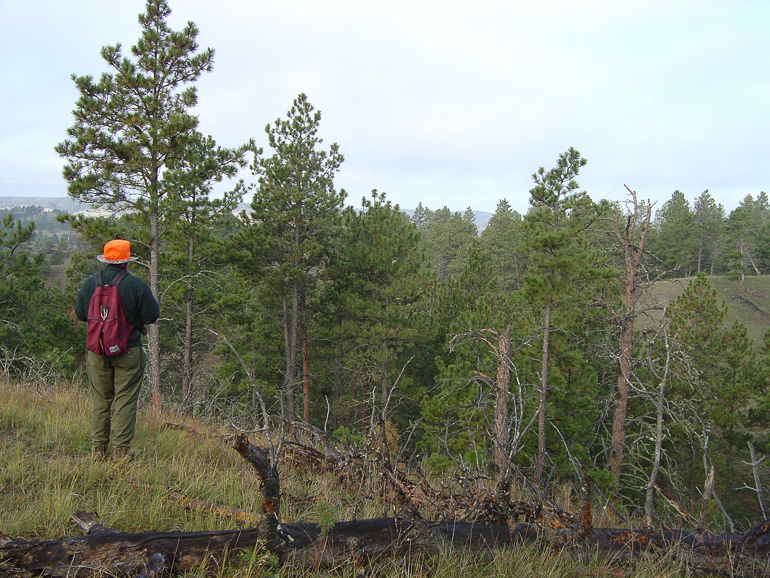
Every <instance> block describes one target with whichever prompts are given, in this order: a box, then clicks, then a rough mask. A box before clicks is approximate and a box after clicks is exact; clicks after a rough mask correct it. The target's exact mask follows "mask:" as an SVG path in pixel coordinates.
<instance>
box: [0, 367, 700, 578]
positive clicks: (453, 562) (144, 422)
mask: <svg viewBox="0 0 770 578" xmlns="http://www.w3.org/2000/svg"><path fill="white" fill-rule="evenodd" d="M0 398H2V399H3V404H2V406H1V407H0V531H2V533H4V534H6V535H8V536H12V537H20V538H28V539H49V538H58V537H62V536H66V535H79V534H80V531H79V530H78V529H77V527H76V526H75V525H74V524H73V523H72V522H71V521H70V519H69V517H70V515H71V514H72V513H74V512H76V511H79V510H85V511H88V512H91V513H95V514H97V515H98V517H99V520H100V522H101V523H102V524H103V525H105V526H107V527H110V528H114V529H116V530H121V531H126V532H140V531H148V530H158V531H195V530H224V529H231V528H236V527H239V525H241V524H240V523H239V522H237V521H236V520H234V519H233V518H228V517H222V516H220V515H216V514H212V513H208V512H206V511H202V510H200V509H186V508H185V507H184V506H183V504H182V502H181V501H180V499H179V496H188V497H190V498H195V499H197V500H205V501H208V502H213V503H217V504H222V505H224V506H228V507H230V508H238V509H241V510H246V511H250V512H258V511H259V504H260V502H261V500H260V494H259V489H258V484H257V480H256V476H255V475H253V473H252V471H251V467H250V466H249V465H248V464H247V463H246V462H244V460H243V459H242V458H240V456H238V454H237V453H236V452H235V451H233V450H232V449H230V448H229V447H228V445H227V444H226V443H224V442H223V441H222V439H221V436H223V435H225V434H228V433H230V432H229V431H228V430H227V428H225V427H222V426H220V425H217V424H204V423H201V422H194V421H192V420H189V419H187V418H184V417H182V416H179V415H176V414H174V413H173V412H169V411H164V412H150V411H147V410H144V409H140V412H139V416H138V423H137V435H136V439H135V441H134V445H133V447H134V449H135V451H136V459H135V460H134V461H133V462H131V463H120V464H118V463H115V462H111V461H107V462H97V461H94V460H93V459H92V458H91V456H90V454H89V443H88V410H89V400H88V396H87V391H86V390H85V389H84V388H82V387H74V386H71V385H67V384H54V385H51V386H41V385H38V386H34V385H29V384H20V383H11V382H8V381H5V380H3V379H1V378H0ZM169 422H172V423H177V424H183V425H186V426H188V427H190V428H193V429H195V430H196V431H197V432H199V434H200V435H197V436H193V435H190V433H189V432H188V431H184V430H177V429H168V428H166V427H164V424H166V423H169ZM255 441H256V443H259V440H255ZM279 469H280V471H281V475H282V479H281V482H282V490H283V500H282V510H281V517H282V518H284V519H285V520H288V521H291V522H295V521H310V522H319V523H321V524H322V525H323V524H325V523H330V522H331V521H333V520H349V519H354V518H358V519H361V518H369V517H376V516H381V515H394V514H395V512H396V506H395V504H394V503H393V502H391V500H390V499H389V498H388V497H387V496H386V497H385V498H383V495H382V493H381V487H380V486H379V483H380V482H378V481H377V479H376V476H363V475H362V476H350V477H349V478H347V479H346V480H342V481H341V480H340V478H339V477H338V476H337V475H335V474H333V473H318V472H314V471H311V470H309V469H298V468H296V467H293V466H292V465H291V464H289V463H281V464H279ZM560 493H561V494H562V495H563V496H564V499H565V500H570V499H572V497H573V496H572V492H571V490H570V489H569V488H566V487H565V488H562V489H561V491H560ZM565 505H567V504H565ZM369 571H370V572H372V573H373V574H376V575H378V576H415V577H418V576H419V577H421V578H422V577H425V578H427V577H431V578H442V577H447V578H448V577H454V576H464V577H466V578H475V577H490V578H491V577H493V576H495V577H496V576H504V577H519V576H521V577H524V576H549V577H551V576H553V577H575V576H632V575H633V576H676V575H685V574H686V573H685V572H684V571H683V570H682V568H681V567H679V566H678V565H677V564H676V563H673V562H671V561H669V562H666V563H661V562H654V561H653V562H646V563H644V564H643V565H636V566H629V565H621V564H619V563H616V562H613V561H610V560H607V559H601V558H597V559H585V560H581V559H577V558H575V557H573V556H571V555H567V554H565V553H555V552H548V551H542V550H539V549H537V548H535V547H533V546H527V547H523V546H520V547H517V548H515V549H509V550H488V551H484V552H481V553H479V552H469V551H448V550H447V551H446V552H444V553H443V554H442V555H440V556H435V557H432V558H429V559H417V560H385V561H382V562H381V563H378V564H376V565H374V566H373V567H370V568H369ZM215 575H217V576H219V577H221V578H236V577H237V578H251V577H256V576H287V577H288V576H295V575H303V576H340V577H345V576H351V577H352V576H357V575H358V569H357V568H356V567H355V566H354V565H353V564H352V563H351V564H346V565H343V566H342V567H340V568H337V569H334V570H325V571H318V572H314V573H308V572H306V571H302V572H301V573H300V572H299V570H298V569H295V568H291V567H283V568H280V569H279V568H276V567H275V566H274V565H272V564H271V558H270V556H267V555H266V554H265V553H264V552H259V551H257V552H253V553H249V554H247V555H244V556H242V564H240V565H237V566H236V567H227V568H219V570H218V571H217V572H215Z"/></svg>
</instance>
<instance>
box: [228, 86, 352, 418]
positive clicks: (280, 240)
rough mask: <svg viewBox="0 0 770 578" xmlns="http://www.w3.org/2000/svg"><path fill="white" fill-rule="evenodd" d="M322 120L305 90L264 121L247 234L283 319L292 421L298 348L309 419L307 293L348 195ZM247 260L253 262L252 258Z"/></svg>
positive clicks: (340, 159)
mask: <svg viewBox="0 0 770 578" xmlns="http://www.w3.org/2000/svg"><path fill="white" fill-rule="evenodd" d="M320 122H321V113H320V111H317V110H315V108H314V107H313V106H312V105H311V104H310V102H309V101H308V100H307V96H306V95H305V94H300V95H299V96H297V98H295V99H294V102H293V104H292V107H291V109H290V110H289V111H288V113H287V117H286V119H285V120H281V119H277V120H276V121H275V122H274V123H273V124H272V125H267V127H266V128H265V132H266V133H267V138H268V143H269V145H270V147H271V148H272V149H273V150H274V151H275V152H274V154H273V155H272V156H270V157H267V158H264V157H263V158H259V159H258V161H257V162H256V163H255V164H254V166H253V172H254V173H255V174H256V175H258V176H259V185H258V187H257V190H256V192H255V194H254V199H253V201H252V203H251V213H250V216H249V217H248V223H247V226H246V227H245V229H244V230H243V237H242V238H243V239H244V243H245V247H247V248H248V250H249V251H250V252H251V253H252V255H253V258H252V260H251V264H252V265H251V266H253V267H266V268H267V269H266V270H265V271H264V278H265V282H266V283H267V284H268V285H270V286H271V287H272V288H273V291H274V294H275V295H276V297H277V298H278V301H279V303H278V307H279V311H278V312H276V313H277V315H276V317H277V318H279V319H280V320H281V322H280V323H281V332H282V334H283V342H284V355H285V370H284V371H285V373H284V385H283V396H284V397H283V399H284V401H285V404H286V406H285V407H286V412H287V419H288V421H289V424H291V423H293V421H294V419H295V409H294V394H295V391H294V390H295V384H296V382H297V378H298V365H297V364H298V361H299V359H300V351H299V347H300V346H301V348H302V352H301V356H302V361H303V370H302V380H303V401H304V403H303V417H304V419H306V420H308V419H309V417H310V375H309V368H308V365H307V363H308V361H309V351H308V345H307V344H308V334H307V331H308V311H307V298H308V295H309V294H310V292H311V285H312V284H313V282H314V281H315V280H316V278H317V276H318V273H319V271H320V270H321V269H322V268H323V266H324V265H325V263H326V261H327V260H328V258H329V253H330V248H331V243H332V240H333V239H334V237H335V236H336V235H337V234H338V232H339V228H340V214H341V209H342V205H343V202H344V200H345V196H346V194H345V191H344V190H340V191H337V190H336V189H335V188H334V175H335V173H336V172H337V171H338V170H339V167H340V165H341V164H342V162H343V160H344V157H343V156H342V154H340V152H339V146H338V145H337V144H336V143H332V145H331V146H330V147H329V150H328V151H325V150H321V149H320V148H319V145H321V144H322V143H323V140H322V139H321V138H320V137H319V136H318V128H319V125H320ZM244 265H246V266H247V267H248V266H249V262H245V263H244ZM251 274H252V275H254V274H255V272H254V271H251ZM259 274H261V273H259Z"/></svg>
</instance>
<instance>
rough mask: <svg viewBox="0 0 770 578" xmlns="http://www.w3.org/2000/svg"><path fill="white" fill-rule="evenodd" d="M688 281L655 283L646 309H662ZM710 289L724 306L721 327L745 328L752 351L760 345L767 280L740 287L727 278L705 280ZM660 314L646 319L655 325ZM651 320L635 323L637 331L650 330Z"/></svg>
mask: <svg viewBox="0 0 770 578" xmlns="http://www.w3.org/2000/svg"><path fill="white" fill-rule="evenodd" d="M689 282H690V279H674V280H671V281H659V282H657V283H656V284H655V285H654V287H653V290H652V292H651V294H650V297H649V299H647V301H646V304H647V305H653V304H655V305H660V306H663V305H666V304H668V303H669V302H670V301H671V300H672V299H676V298H677V297H678V296H679V295H681V294H682V292H683V291H684V289H685V288H686V287H687V284H688V283H689ZM709 283H711V287H712V288H713V289H715V290H716V292H717V299H718V300H719V302H720V303H721V302H722V301H724V302H725V304H726V305H727V317H726V319H725V326H726V327H731V326H732V325H733V323H735V322H736V321H738V322H740V323H743V324H744V325H746V328H747V329H748V333H749V337H751V339H752V340H753V341H754V346H755V348H757V349H758V348H759V347H760V346H761V345H762V337H763V336H764V334H765V333H766V332H767V331H768V330H769V329H770V276H761V277H746V282H745V284H744V285H743V286H742V285H741V283H739V282H738V280H737V279H732V278H730V277H709ZM661 315H662V311H651V312H650V316H651V318H652V319H653V320H655V321H658V320H660V317H661ZM652 325H653V323H652V321H651V320H649V319H648V320H645V318H644V317H641V318H640V319H639V327H645V326H647V327H650V326H652Z"/></svg>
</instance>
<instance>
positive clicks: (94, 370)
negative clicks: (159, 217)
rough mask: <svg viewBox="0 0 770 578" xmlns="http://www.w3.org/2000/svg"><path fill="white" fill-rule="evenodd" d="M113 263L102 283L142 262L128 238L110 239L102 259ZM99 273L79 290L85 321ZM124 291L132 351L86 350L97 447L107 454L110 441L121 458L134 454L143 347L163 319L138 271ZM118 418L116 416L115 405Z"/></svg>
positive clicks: (93, 444) (79, 311) (123, 286)
mask: <svg viewBox="0 0 770 578" xmlns="http://www.w3.org/2000/svg"><path fill="white" fill-rule="evenodd" d="M96 258H97V259H98V260H99V261H101V262H102V263H107V266H106V267H105V268H104V270H103V271H102V272H101V273H102V282H103V283H105V284H108V283H110V282H111V281H112V280H113V279H114V278H115V277H116V275H117V274H118V273H120V272H121V271H122V270H125V269H126V264H127V263H129V262H131V261H136V260H137V257H132V256H131V244H130V243H129V242H128V241H123V240H115V241H110V242H109V243H107V244H106V245H105V246H104V254H103V255H97V257H96ZM95 277H96V275H92V276H91V277H89V278H88V279H86V281H85V283H83V286H82V287H81V288H80V291H79V292H78V296H77V300H76V302H75V314H76V315H77V316H78V319H80V320H81V321H88V308H89V303H90V302H91V297H92V295H93V293H94V290H95V289H96V279H95ZM118 294H119V296H120V302H121V304H122V306H123V314H124V315H125V318H126V322H127V323H128V324H129V325H131V326H132V328H133V329H132V330H131V333H130V334H129V336H128V345H127V349H126V351H124V352H122V353H119V354H118V355H114V356H112V357H108V356H107V355H99V354H98V353H94V352H93V351H86V372H87V374H88V379H89V381H90V382H91V448H92V451H93V453H94V455H95V456H97V457H99V458H106V457H107V456H108V455H109V449H108V448H109V445H110V444H112V455H113V458H115V459H123V458H129V459H130V458H131V457H132V455H133V454H132V453H131V451H130V446H131V440H132V439H133V438H134V429H135V427H136V405H137V401H138V400H139V389H140V387H141V384H142V375H143V373H144V366H145V364H146V362H147V357H146V354H145V352H144V348H143V347H142V334H144V333H146V329H145V326H146V325H149V324H151V323H155V322H156V321H157V320H158V315H159V314H160V309H159V307H158V302H157V301H156V300H155V297H154V296H153V294H152V292H151V291H150V288H149V287H148V286H147V284H146V283H145V282H144V281H142V280H141V279H139V278H138V277H134V276H133V275H128V276H127V277H125V278H124V279H123V280H122V281H121V282H120V284H119V285H118ZM113 403H114V405H115V416H114V419H111V410H112V405H113Z"/></svg>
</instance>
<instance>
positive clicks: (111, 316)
mask: <svg viewBox="0 0 770 578" xmlns="http://www.w3.org/2000/svg"><path fill="white" fill-rule="evenodd" d="M126 277H128V271H126V270H125V269H124V270H122V271H118V272H117V273H116V274H115V277H114V278H113V279H112V282H111V283H107V284H104V283H103V281H102V272H101V271H99V272H98V273H97V274H96V275H94V281H95V283H96V288H95V289H94V293H93V295H92V296H91V301H90V303H89V304H88V322H87V324H86V349H87V350H88V351H93V352H94V353H96V354H97V355H108V356H113V355H118V354H119V353H123V352H124V351H126V349H127V348H128V347H127V346H128V335H129V333H131V330H132V329H133V327H132V326H131V325H129V324H128V322H127V321H126V316H125V315H124V314H123V304H122V303H121V302H120V295H119V294H118V285H120V282H121V281H123V279H125V278H126Z"/></svg>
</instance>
